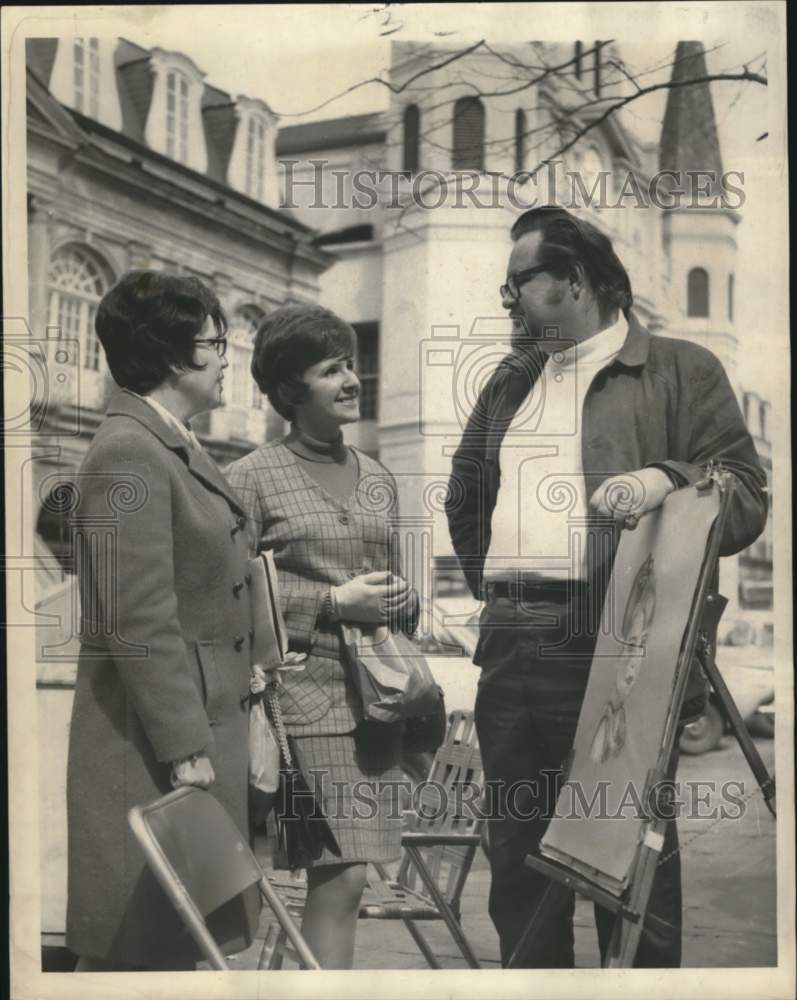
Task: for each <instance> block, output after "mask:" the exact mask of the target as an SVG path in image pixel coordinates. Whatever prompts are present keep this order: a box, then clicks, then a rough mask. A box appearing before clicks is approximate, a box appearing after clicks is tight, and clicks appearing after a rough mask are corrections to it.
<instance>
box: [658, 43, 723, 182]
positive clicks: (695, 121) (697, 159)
mask: <svg viewBox="0 0 797 1000" xmlns="http://www.w3.org/2000/svg"><path fill="white" fill-rule="evenodd" d="M707 76H708V68H707V66H706V54H705V50H704V49H703V45H702V43H701V42H678V47H677V48H676V50H675V62H674V64H673V68H672V76H671V78H670V79H671V82H672V84H673V87H672V89H670V90H669V91H668V93H667V110H666V112H665V114H664V124H663V126H662V130H661V142H660V144H659V168H660V169H661V170H676V171H681V170H701V171H702V170H711V171H714V172H715V176H716V177H719V176H720V175H721V174H722V157H721V155H720V144H719V138H718V136H717V122H716V119H715V118H714V104H713V102H712V100H711V90H710V86H709V84H708V83H707V82H705V77H707ZM690 80H703V81H704V82H702V83H689V81H690Z"/></svg>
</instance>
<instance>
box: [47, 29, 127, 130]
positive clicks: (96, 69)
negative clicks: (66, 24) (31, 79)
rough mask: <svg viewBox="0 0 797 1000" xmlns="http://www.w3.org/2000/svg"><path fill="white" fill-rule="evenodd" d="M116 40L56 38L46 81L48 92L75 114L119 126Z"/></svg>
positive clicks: (115, 128)
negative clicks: (115, 64) (115, 62)
mask: <svg viewBox="0 0 797 1000" xmlns="http://www.w3.org/2000/svg"><path fill="white" fill-rule="evenodd" d="M115 48H116V42H115V41H113V40H112V39H105V38H83V37H81V38H73V37H72V36H71V35H70V36H69V37H68V38H59V39H58V40H57V48H56V51H55V58H54V60H53V64H52V71H51V74H50V80H49V89H50V93H51V94H52V95H53V97H55V98H56V100H58V101H60V102H61V103H62V104H65V105H66V106H67V107H68V108H72V109H73V110H74V111H76V112H77V113H78V114H81V115H85V116H86V117H87V118H93V119H94V120H95V121H98V122H102V124H103V125H106V126H107V127H108V128H111V129H114V130H116V131H119V130H120V129H121V128H122V108H121V105H120V104H119V91H118V89H117V86H116V70H115V67H114V51H115Z"/></svg>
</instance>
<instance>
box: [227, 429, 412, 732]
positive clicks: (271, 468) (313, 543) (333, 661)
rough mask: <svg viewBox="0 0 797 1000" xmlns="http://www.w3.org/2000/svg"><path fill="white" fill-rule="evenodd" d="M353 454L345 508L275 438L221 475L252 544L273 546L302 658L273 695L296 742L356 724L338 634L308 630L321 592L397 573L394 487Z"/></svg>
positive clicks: (358, 712) (357, 706) (291, 633)
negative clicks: (355, 469) (355, 467)
mask: <svg viewBox="0 0 797 1000" xmlns="http://www.w3.org/2000/svg"><path fill="white" fill-rule="evenodd" d="M353 451H354V452H355V455H356V457H357V460H358V462H359V476H358V481H357V485H356V486H355V489H354V492H353V494H352V496H351V497H350V498H349V500H348V501H346V502H345V503H343V502H341V501H339V500H337V499H335V498H334V497H332V496H330V494H328V493H327V492H326V491H325V490H324V489H323V488H322V487H321V486H319V485H318V484H317V483H316V482H315V481H314V480H313V479H312V478H311V477H310V476H309V475H308V473H306V472H305V471H304V470H303V469H302V467H301V464H300V462H299V461H298V460H297V458H296V457H295V455H294V454H293V453H292V452H291V450H290V449H289V448H288V447H287V446H286V445H285V443H284V442H283V441H273V442H269V443H267V444H264V445H261V447H259V448H256V449H255V451H253V452H251V453H250V454H249V455H246V456H244V458H241V459H238V461H236V462H233V463H232V464H231V465H230V466H228V467H227V469H226V470H225V471H226V474H227V477H228V479H229V481H230V483H231V484H232V486H233V487H234V488H235V490H236V491H237V493H238V494H239V496H240V498H241V501H242V503H243V506H244V509H245V510H246V513H247V515H248V517H249V519H250V523H251V525H252V527H253V529H254V532H255V535H254V537H253V546H254V547H255V548H256V549H258V550H261V551H262V550H264V549H271V550H273V553H274V563H275V565H276V567H277V574H278V579H279V587H280V601H281V605H282V611H283V614H284V616H285V624H286V627H287V630H288V638H289V641H290V646H291V649H295V650H298V651H301V652H306V653H307V654H308V656H307V661H306V663H305V669H304V671H301V672H295V673H294V672H291V673H288V674H286V675H285V676H284V682H283V684H282V686H281V691H280V707H281V708H282V712H283V718H284V721H285V725H286V728H287V729H288V731H289V732H290V733H292V734H293V735H296V736H308V735H313V736H317V735H322V734H323V735H337V734H342V733H350V732H352V731H353V730H354V729H355V728H356V726H357V724H358V723H359V722H360V721H361V720H362V705H361V703H360V699H359V696H358V695H357V693H356V691H355V690H354V688H353V686H352V684H351V682H350V681H349V679H348V677H347V673H346V667H345V664H344V661H343V659H342V657H341V643H340V630H339V629H338V628H337V627H336V626H335V625H331V626H328V627H320V628H319V627H317V618H318V615H319V612H320V610H321V605H322V602H323V599H324V595H325V594H326V592H327V590H328V589H329V588H330V586H339V585H340V584H343V583H345V582H346V581H347V580H350V579H352V578H353V577H355V576H358V575H359V574H360V573H365V572H372V571H375V570H386V569H390V570H392V571H393V572H394V573H397V574H400V562H399V554H398V546H397V544H395V543H393V542H392V541H391V538H392V533H391V527H390V518H391V517H392V516H393V515H394V512H395V510H396V486H395V482H394V480H393V477H392V476H391V474H390V473H389V472H388V471H387V469H385V467H384V466H383V465H381V464H380V463H379V462H377V461H376V460H375V459H373V458H370V457H369V456H368V455H366V454H364V453H363V452H361V451H359V450H358V449H353Z"/></svg>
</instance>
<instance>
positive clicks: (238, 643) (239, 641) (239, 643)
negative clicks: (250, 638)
mask: <svg viewBox="0 0 797 1000" xmlns="http://www.w3.org/2000/svg"><path fill="white" fill-rule="evenodd" d="M244 642H246V636H243V635H236V637H235V638H234V639H233V641H232V644H233V646H234V647H235V651H236V653H240V651H241V650H242V649H243V648H244Z"/></svg>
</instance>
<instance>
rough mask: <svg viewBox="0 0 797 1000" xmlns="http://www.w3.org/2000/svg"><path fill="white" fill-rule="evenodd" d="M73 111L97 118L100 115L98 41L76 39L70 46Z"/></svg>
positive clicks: (94, 39) (93, 39)
mask: <svg viewBox="0 0 797 1000" xmlns="http://www.w3.org/2000/svg"><path fill="white" fill-rule="evenodd" d="M72 81H73V83H74V88H75V90H74V98H75V110H76V111H79V112H80V113H81V114H84V115H90V116H91V117H92V118H98V117H99V113H100V41H99V39H98V38H76V39H75V40H74V42H73V46H72Z"/></svg>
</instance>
